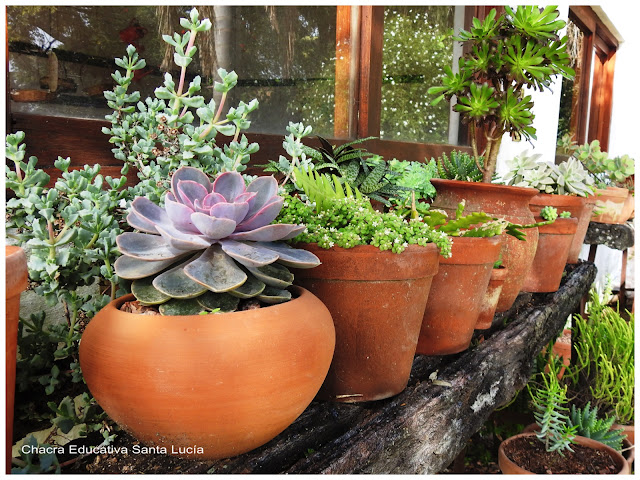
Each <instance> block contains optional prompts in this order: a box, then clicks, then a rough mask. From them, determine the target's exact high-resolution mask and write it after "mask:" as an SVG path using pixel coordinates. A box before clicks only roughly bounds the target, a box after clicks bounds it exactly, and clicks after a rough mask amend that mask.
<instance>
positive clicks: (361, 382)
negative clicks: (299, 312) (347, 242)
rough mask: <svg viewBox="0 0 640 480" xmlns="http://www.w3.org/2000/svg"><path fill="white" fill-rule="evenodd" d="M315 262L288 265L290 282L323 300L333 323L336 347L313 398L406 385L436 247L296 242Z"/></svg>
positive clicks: (379, 394) (366, 394) (347, 397)
mask: <svg viewBox="0 0 640 480" xmlns="http://www.w3.org/2000/svg"><path fill="white" fill-rule="evenodd" d="M303 248H305V249H306V250H309V251H310V252H312V253H314V254H315V255H316V256H317V257H318V258H319V259H320V261H321V262H322V264H321V265H320V266H318V267H315V268H313V269H308V270H297V271H295V278H296V280H295V281H296V283H298V284H300V285H302V286H304V287H305V288H307V289H309V290H310V291H311V292H313V293H314V294H315V295H317V296H318V297H319V298H320V299H321V300H322V301H323V302H324V303H325V305H326V306H327V308H328V309H329V311H330V312H331V315H332V317H333V321H334V323H335V327H336V351H335V354H334V356H333V362H332V363H331V368H330V369H329V374H328V375H327V379H326V380H325V382H324V385H323V386H322V389H321V390H320V395H319V398H322V399H328V400H334V401H339V402H360V401H369V400H380V399H383V398H387V397H391V396H393V395H396V394H398V393H400V392H401V391H402V390H404V389H405V387H406V386H407V382H408V381H409V375H410V373H411V367H412V365H413V357H414V354H415V352H416V344H417V342H418V335H419V333H420V325H421V324H422V316H423V314H424V309H425V306H426V304H427V298H428V297H429V290H430V287H431V280H432V278H433V276H434V275H435V274H436V272H437V271H438V259H439V258H441V257H440V255H439V254H438V248H437V247H436V246H435V245H433V244H430V245H427V246H424V247H421V246H418V245H409V246H408V247H407V248H406V250H405V251H404V252H402V253H400V254H397V253H393V252H391V251H388V250H387V251H380V250H379V249H378V248H377V247H374V246H371V245H359V246H356V247H355V248H349V249H345V248H340V247H332V248H330V249H328V250H326V249H323V248H320V247H318V246H317V245H316V244H307V245H304V247H303Z"/></svg>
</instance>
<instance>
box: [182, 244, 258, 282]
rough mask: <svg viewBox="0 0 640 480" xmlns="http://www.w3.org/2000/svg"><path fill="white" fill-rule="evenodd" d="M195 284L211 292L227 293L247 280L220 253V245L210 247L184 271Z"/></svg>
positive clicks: (239, 270) (243, 274)
mask: <svg viewBox="0 0 640 480" xmlns="http://www.w3.org/2000/svg"><path fill="white" fill-rule="evenodd" d="M184 271H185V274H186V275H188V276H189V277H190V278H191V279H193V280H194V281H195V282H197V283H199V284H201V285H204V286H205V287H207V288H208V289H209V290H211V291H212V292H216V293H220V292H228V291H229V290H233V289H234V288H238V287H239V286H240V285H242V284H243V283H244V282H245V281H246V280H247V275H246V274H245V273H244V272H243V271H242V270H241V269H240V267H238V266H237V265H236V263H235V262H234V261H233V260H232V259H231V257H229V255H227V254H226V253H224V252H223V251H222V249H221V248H220V245H212V246H211V247H209V248H208V249H206V250H205V252H204V253H203V254H202V255H201V256H200V257H199V258H198V259H197V260H194V261H193V262H191V263H190V264H189V265H187V266H186V267H185V269H184Z"/></svg>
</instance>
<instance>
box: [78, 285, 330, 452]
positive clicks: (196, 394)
mask: <svg viewBox="0 0 640 480" xmlns="http://www.w3.org/2000/svg"><path fill="white" fill-rule="evenodd" d="M292 293H293V294H294V297H295V298H294V299H292V300H291V301H289V302H286V303H282V304H278V305H272V306H268V307H264V308H260V309H255V310H246V311H240V312H233V313H225V314H212V315H191V316H156V315H139V314H132V313H126V312H122V311H120V310H119V307H120V306H121V305H122V304H123V303H124V302H125V301H129V300H133V299H134V298H133V296H132V295H128V296H125V297H121V298H119V299H117V300H115V301H113V302H111V303H109V304H108V305H107V306H106V307H105V308H103V309H102V310H101V311H100V312H98V314H97V315H96V316H95V317H94V318H93V319H92V320H91V322H89V325H88V326H87V328H86V330H85V331H84V333H83V335H82V341H81V342H80V365H81V367H82V372H83V374H84V378H85V380H86V382H87V385H88V387H89V389H90V390H91V393H92V394H93V396H94V397H95V398H96V400H97V401H98V403H99V404H100V405H101V406H102V408H104V410H105V411H106V412H107V414H108V415H109V416H110V417H111V418H112V419H113V420H115V421H116V422H117V423H118V424H119V425H120V426H121V427H123V428H124V429H125V430H127V431H129V432H130V433H132V434H133V435H134V436H135V437H136V438H138V439H139V440H140V441H141V442H142V443H144V444H147V445H152V446H157V447H158V448H161V447H162V448H165V449H166V451H165V452H166V453H169V454H172V453H173V454H178V455H179V456H182V457H190V458H203V459H218V458H225V457H229V456H233V455H239V454H241V453H244V452H247V451H249V450H252V449H254V448H256V447H259V446H260V445H263V444H265V443H266V442H268V441H269V440H271V439H272V438H274V437H275V436H276V435H278V434H279V433H280V432H282V431H283V430H284V429H285V428H287V426H289V425H290V424H291V423H293V421H294V420H295V419H296V418H297V417H298V416H299V415H300V414H301V413H302V412H303V411H304V409H305V408H306V407H307V406H308V405H309V403H311V401H312V400H313V398H314V397H315V395H316V393H317V392H318V389H319V388H320V386H321V385H322V382H323V381H324V378H325V376H326V373H327V371H328V370H329V364H330V363H331V357H332V355H333V348H334V342H335V330H334V328H333V322H332V321H331V315H330V313H329V311H328V310H327V308H326V307H325V306H324V305H323V304H322V302H321V301H320V300H318V299H317V298H316V297H315V296H314V295H312V294H311V293H309V292H308V291H306V290H304V289H302V288H299V287H294V289H293V290H292ZM165 452H162V453H165Z"/></svg>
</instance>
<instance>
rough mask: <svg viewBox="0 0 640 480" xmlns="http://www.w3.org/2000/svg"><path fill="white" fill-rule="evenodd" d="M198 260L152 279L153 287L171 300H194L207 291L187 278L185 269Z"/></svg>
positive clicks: (188, 262) (190, 261) (189, 261)
mask: <svg viewBox="0 0 640 480" xmlns="http://www.w3.org/2000/svg"><path fill="white" fill-rule="evenodd" d="M197 261H198V260H197V259H196V260H188V261H187V262H185V263H183V264H181V265H178V266H177V267H173V268H172V269H170V270H167V271H166V272H164V273H161V274H160V275H158V276H157V277H155V278H154V279H153V282H152V284H153V286H154V287H155V288H156V289H158V290H159V291H160V292H161V293H164V294H165V295H168V296H169V297H171V298H195V297H198V296H200V295H202V294H203V293H204V292H206V291H207V287H205V286H203V285H201V284H200V283H198V282H196V281H194V280H193V279H191V278H189V277H188V276H187V275H186V273H185V267H186V266H189V265H190V264H191V263H193V262H197Z"/></svg>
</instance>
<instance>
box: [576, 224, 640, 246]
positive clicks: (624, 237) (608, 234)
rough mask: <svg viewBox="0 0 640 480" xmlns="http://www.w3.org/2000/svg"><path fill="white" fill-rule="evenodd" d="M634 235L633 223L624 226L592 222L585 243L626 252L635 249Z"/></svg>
mask: <svg viewBox="0 0 640 480" xmlns="http://www.w3.org/2000/svg"><path fill="white" fill-rule="evenodd" d="M634 234H635V228H634V225H633V222H627V223H623V224H608V223H598V222H591V223H589V228H588V229H587V234H586V235H585V237H584V243H586V244H588V245H605V246H607V247H609V248H613V249H615V250H626V249H627V248H631V247H633V243H634Z"/></svg>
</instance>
